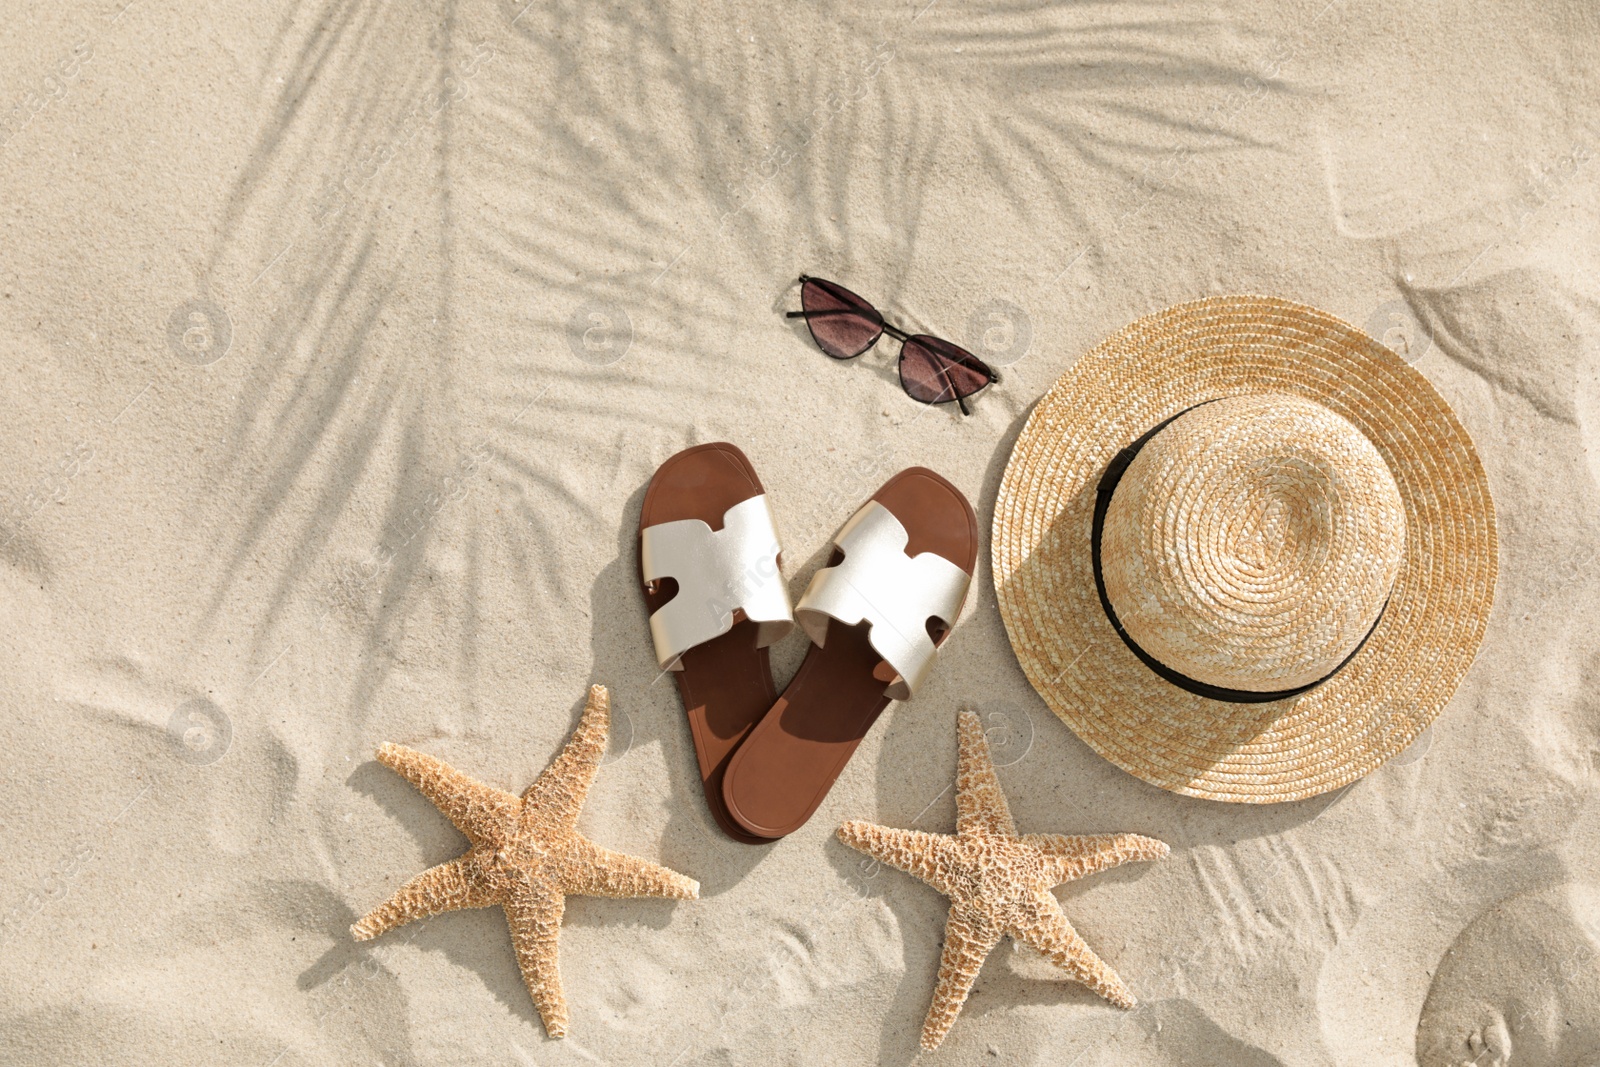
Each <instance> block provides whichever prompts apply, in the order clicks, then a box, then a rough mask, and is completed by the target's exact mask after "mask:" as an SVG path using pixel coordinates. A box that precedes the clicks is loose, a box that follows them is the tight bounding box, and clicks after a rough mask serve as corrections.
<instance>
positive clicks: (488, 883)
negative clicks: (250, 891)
mask: <svg viewBox="0 0 1600 1067" xmlns="http://www.w3.org/2000/svg"><path fill="white" fill-rule="evenodd" d="M610 715H611V698H610V696H609V695H608V694H607V693H606V688H605V686H603V685H595V686H590V687H589V701H588V703H587V704H586V705H585V706H584V709H583V718H582V720H581V721H580V722H579V723H578V729H577V732H576V733H574V734H573V735H572V737H571V739H570V740H568V741H567V745H566V747H565V748H564V749H562V750H561V755H559V756H557V757H556V760H555V762H554V763H552V764H550V766H549V767H548V768H547V769H546V770H545V772H544V773H543V774H541V775H540V776H539V777H538V779H537V780H536V781H535V782H534V783H533V784H532V785H530V786H529V787H528V790H527V792H525V793H523V794H522V796H521V797H517V796H516V795H515V794H512V793H507V792H504V791H502V790H499V789H495V788H493V787H492V786H487V785H484V784H482V783H481V782H476V781H473V780H472V779H471V778H468V777H467V776H466V775H464V774H462V773H461V772H460V771H458V770H456V769H454V768H453V767H451V766H450V765H449V764H447V763H445V762H444V761H443V760H438V759H435V758H434V757H432V756H428V755H424V754H423V753H421V752H416V751H413V750H412V749H409V748H406V747H404V746H402V745H394V744H388V745H384V746H383V747H382V748H380V749H378V761H379V762H380V763H382V764H383V765H384V766H386V767H389V768H390V769H392V770H394V771H396V772H398V773H399V774H400V775H402V776H403V777H404V778H405V779H406V780H407V781H408V782H410V783H411V784H412V785H414V786H416V787H417V789H418V790H419V791H421V793H422V795H423V796H425V797H427V798H428V799H429V800H431V801H432V802H433V806H434V807H436V808H438V809H439V810H440V811H441V812H443V813H444V815H445V817H446V818H448V819H449V820H450V821H451V822H453V823H455V825H456V828H457V829H458V830H460V831H461V832H462V833H463V834H466V835H467V840H468V841H470V842H472V849H471V851H469V852H468V853H467V854H466V855H464V856H461V857H459V858H457V859H453V860H451V861H450V862H448V863H441V864H439V865H438V866H437V867H430V868H429V869H428V870H426V871H423V872H422V873H421V874H419V875H417V876H416V877H415V878H413V879H411V881H409V882H407V883H406V884H405V885H403V886H401V887H400V889H399V891H398V892H396V893H395V895H394V896H392V897H390V898H389V900H388V901H387V902H385V903H384V904H382V905H380V906H379V907H377V908H375V909H373V910H372V911H371V912H369V913H368V914H367V916H366V917H365V918H363V919H362V920H361V921H360V922H358V923H356V924H355V925H354V926H352V927H350V933H351V934H353V935H354V936H355V939H356V940H357V941H366V940H368V939H370V938H374V937H377V936H378V935H379V934H381V933H383V932H384V931H386V930H392V929H394V928H395V927H396V926H403V925H405V924H406V923H408V922H411V921H412V920H414V919H422V918H426V917H427V916H429V915H437V914H439V913H440V912H445V911H453V910H455V909H456V908H487V907H488V906H489V905H491V904H498V905H500V907H501V908H503V909H505V913H506V922H507V923H509V924H510V926H511V945H512V948H513V949H515V950H516V954H517V965H518V966H519V967H520V968H521V969H522V981H523V982H524V984H526V985H527V987H528V993H529V994H530V995H531V996H532V997H533V1004H534V1007H536V1008H537V1009H538V1010H539V1017H540V1018H541V1019H542V1020H544V1028H545V1031H546V1032H547V1033H548V1034H549V1035H550V1036H551V1037H565V1036H566V1033H567V998H566V996H565V995H564V994H563V993H562V991H561V973H560V969H559V967H558V965H557V958H556V955H557V954H556V949H557V943H558V939H559V937H560V936H561V914H562V912H563V911H564V910H565V908H566V898H567V897H568V896H572V895H579V896H591V897H671V898H674V899H678V900H684V899H690V900H692V899H697V898H698V897H699V896H700V883H699V882H696V881H694V880H693V879H691V878H685V877H684V876H683V875H681V874H679V873H678V872H676V871H671V870H668V869H667V868H665V867H661V866H658V865H656V864H654V863H650V862H648V861H646V860H642V859H638V858H637V857H634V856H625V855H623V854H622V853H620V852H612V851H610V850H609V849H605V848H601V847H600V846H599V845H597V844H595V843H594V842H592V841H590V840H589V839H588V838H586V837H584V836H583V835H582V834H580V833H578V830H577V824H578V811H579V809H580V808H582V807H583V800H584V797H585V796H586V795H587V794H588V792H589V786H590V785H591V784H592V783H593V782H594V776H595V772H596V771H598V770H599V769H600V757H601V756H602V755H604V754H605V748H606V733H607V730H608V726H609V721H610Z"/></svg>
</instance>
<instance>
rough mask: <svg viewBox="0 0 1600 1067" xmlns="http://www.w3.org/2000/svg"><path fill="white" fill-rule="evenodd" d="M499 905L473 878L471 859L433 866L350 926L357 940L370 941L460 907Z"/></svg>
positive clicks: (464, 858) (463, 858) (488, 891)
mask: <svg viewBox="0 0 1600 1067" xmlns="http://www.w3.org/2000/svg"><path fill="white" fill-rule="evenodd" d="M497 903H499V899H498V898H497V897H496V895H495V894H494V892H493V891H492V890H490V889H488V888H487V887H485V886H484V885H483V884H482V883H481V882H479V881H477V880H476V879H475V878H474V877H473V872H472V870H471V868H470V866H469V865H468V862H467V858H466V857H464V856H463V857H461V858H460V859H454V860H451V861H450V862H449V863H441V864H439V865H438V866H437V867H429V868H428V869H427V870H425V871H423V872H422V873H421V874H419V875H417V876H416V877H415V878H413V879H411V881H409V882H407V883H406V884H405V885H403V886H401V887H400V888H399V890H398V891H396V893H395V895H394V896H392V897H390V898H389V899H388V900H387V901H385V902H384V903H382V904H380V905H379V906H378V907H376V908H374V909H372V911H370V912H368V913H367V914H366V915H365V916H363V917H362V919H361V921H360V922H357V923H356V924H355V925H354V926H352V927H350V933H351V935H352V936H354V937H355V939H356V940H357V941H368V940H370V939H372V938H374V937H377V936H378V935H379V934H381V933H383V932H385V931H386V930H393V929H394V928H395V927H396V926H404V925H405V924H406V923H408V922H411V921H412V920H414V919H426V918H427V917H428V916H430V915H437V914H439V913H440V912H442V911H455V910H456V909H457V908H487V907H488V906H489V905H490V904H497Z"/></svg>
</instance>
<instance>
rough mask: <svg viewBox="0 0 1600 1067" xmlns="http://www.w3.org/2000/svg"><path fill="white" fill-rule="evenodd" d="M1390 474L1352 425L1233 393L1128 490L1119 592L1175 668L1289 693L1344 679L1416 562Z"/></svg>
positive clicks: (1175, 436)
mask: <svg viewBox="0 0 1600 1067" xmlns="http://www.w3.org/2000/svg"><path fill="white" fill-rule="evenodd" d="M1405 539H1406V526H1405V511H1404V507H1403V505H1402V502H1401V499H1400V492H1399V489H1398V487H1397V486H1396V484H1395V480H1394V476H1393V474H1392V472H1391V471H1390V470H1389V467H1388V464H1387V463H1386V462H1385V461H1384V459H1383V456H1382V454H1381V453H1379V451H1378V450H1377V448H1376V447H1374V445H1373V444H1372V442H1371V441H1369V440H1368V439H1367V438H1366V436H1365V435H1363V434H1362V433H1361V431H1360V430H1358V429H1357V428H1356V427H1355V426H1354V425H1352V424H1351V423H1350V422H1349V421H1347V420H1346V419H1344V418H1342V417H1341V416H1339V415H1337V414H1335V413H1334V412H1332V411H1330V410H1328V409H1327V408H1325V407H1323V406H1322V405H1320V404H1317V403H1314V402H1312V401H1310V400H1307V399H1304V398H1302V397H1297V396H1292V395H1287V394H1257V395H1250V396H1236V397H1228V398H1225V399H1222V400H1216V401H1212V402H1210V403H1205V404H1201V405H1200V406H1198V407H1195V408H1192V409H1190V410H1189V411H1187V412H1185V413H1183V414H1182V415H1180V416H1178V417H1177V418H1176V419H1174V420H1173V421H1172V422H1171V423H1169V424H1168V425H1166V426H1164V427H1163V428H1162V429H1161V430H1160V431H1158V432H1157V433H1156V434H1154V435H1153V436H1152V437H1151V438H1150V439H1149V440H1148V441H1147V442H1145V444H1144V446H1143V447H1142V448H1141V449H1140V450H1139V453H1138V454H1137V455H1136V456H1135V457H1134V458H1133V461H1132V462H1131V463H1130V464H1129V465H1128V467H1127V470H1126V471H1125V472H1124V473H1123V475H1122V478H1121V480H1120V481H1119V482H1118V483H1117V486H1116V490H1115V492H1114V493H1113V494H1112V498H1111V502H1110V504H1109V506H1108V508H1107V511H1106V520H1105V527H1104V531H1103V534H1102V538H1101V559H1102V569H1103V574H1104V579H1105V587H1106V596H1107V598H1108V599H1109V600H1110V602H1111V604H1112V606H1113V608H1114V609H1115V610H1116V612H1117V617H1118V620H1119V621H1120V622H1121V623H1122V626H1123V628H1124V629H1125V630H1126V631H1127V633H1128V636H1129V637H1131V638H1132V639H1133V640H1134V641H1135V642H1137V643H1138V644H1139V646H1140V647H1141V648H1143V649H1144V650H1145V651H1146V652H1147V653H1149V654H1150V655H1151V656H1153V657H1155V658H1156V659H1157V660H1159V661H1161V662H1162V663H1163V664H1164V665H1166V666H1167V667H1170V668H1171V669H1173V670H1175V671H1177V672H1179V673H1180V674H1183V675H1185V676H1187V677H1189V678H1192V679H1195V680H1196V681H1200V682H1204V683H1206V684H1208V685H1213V686H1219V687H1223V688H1228V689H1237V690H1248V691H1252V692H1274V691H1277V690H1282V689H1293V688H1296V687H1299V686H1304V685H1309V684H1311V683H1313V682H1316V681H1318V680H1320V679H1323V678H1325V677H1327V676H1328V675H1329V674H1331V673H1333V672H1334V671H1336V670H1337V669H1338V667H1339V666H1340V664H1342V663H1343V662H1344V661H1345V660H1346V659H1347V658H1348V657H1349V656H1350V654H1351V653H1352V652H1354V651H1355V649H1356V648H1357V647H1359V645H1360V644H1361V642H1362V641H1363V640H1364V639H1365V637H1366V635H1367V634H1368V633H1369V632H1370V631H1371V629H1372V627H1373V624H1374V623H1375V622H1376V621H1377V619H1378V616H1379V614H1380V613H1381V612H1382V611H1383V607H1384V604H1385V602H1386V601H1387V599H1388V596H1389V591H1390V589H1391V588H1392V586H1393V584H1394V580H1395V577H1396V575H1397V574H1398V573H1399V570H1400V565H1401V562H1402V558H1403V555H1404V551H1405Z"/></svg>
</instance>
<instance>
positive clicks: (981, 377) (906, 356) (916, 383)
mask: <svg viewBox="0 0 1600 1067" xmlns="http://www.w3.org/2000/svg"><path fill="white" fill-rule="evenodd" d="M989 381H990V376H989V368H988V367H987V366H985V365H984V363H983V361H982V360H980V359H978V357H976V356H974V355H973V354H972V353H971V352H968V351H967V350H966V349H964V348H958V347H957V346H955V345H953V344H951V343H950V342H949V341H941V340H939V338H937V337H929V336H928V335H926V334H918V335H917V336H916V337H913V338H911V339H910V340H909V341H907V342H906V343H905V347H904V348H902V349H901V350H900V387H901V388H902V389H904V390H905V391H906V395H907V396H909V397H911V399H913V400H920V401H922V402H923V403H924V404H943V403H947V402H948V401H951V400H954V399H955V398H956V397H958V396H971V395H972V394H973V393H976V392H977V391H978V390H979V389H982V388H983V387H984V386H986V385H988V384H989Z"/></svg>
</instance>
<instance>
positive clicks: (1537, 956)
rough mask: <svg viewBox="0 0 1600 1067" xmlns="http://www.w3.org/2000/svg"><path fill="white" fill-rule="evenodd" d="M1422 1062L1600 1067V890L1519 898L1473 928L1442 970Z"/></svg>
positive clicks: (1420, 1038) (1425, 1028) (1563, 889)
mask: <svg viewBox="0 0 1600 1067" xmlns="http://www.w3.org/2000/svg"><path fill="white" fill-rule="evenodd" d="M1417 1061H1418V1062H1419V1063H1420V1064H1421V1065H1422V1067H1446V1065H1448V1067H1457V1065H1465V1064H1471V1065H1472V1067H1510V1065H1513V1064H1514V1065H1516V1067H1597V1065H1600V888H1596V887H1594V886H1591V885H1586V884H1582V883H1578V882H1564V883H1561V884H1559V885H1554V886H1549V887H1547V888H1544V889H1536V890H1531V891H1529V892H1526V893H1519V894H1517V895H1516V896H1512V897H1508V898H1506V899H1505V900H1502V901H1501V902H1500V903H1498V904H1496V905H1495V906H1494V907H1492V908H1489V909H1488V910H1486V911H1484V912H1483V913H1482V914H1481V915H1479V916H1478V917H1477V918H1476V919H1474V920H1473V921H1472V922H1471V923H1469V924H1468V925H1467V928H1466V929H1465V930H1463V931H1462V932H1461V934H1460V936H1458V937H1457V938H1456V940H1455V943H1454V944H1453V945H1451V946H1450V948H1449V950H1447V951H1446V952H1445V954H1444V958H1443V959H1441V960H1440V961H1439V966H1438V968H1437V969H1436V970H1435V972H1434V979H1433V986H1432V988H1430V989H1429V990H1428V999H1427V1001H1426V1002H1425V1003H1424V1004H1423V1007H1422V1018H1421V1020H1420V1021H1419V1022H1418V1024H1417Z"/></svg>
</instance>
